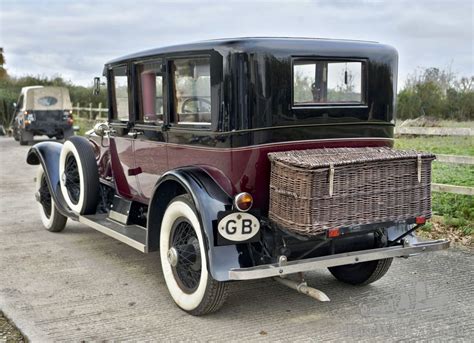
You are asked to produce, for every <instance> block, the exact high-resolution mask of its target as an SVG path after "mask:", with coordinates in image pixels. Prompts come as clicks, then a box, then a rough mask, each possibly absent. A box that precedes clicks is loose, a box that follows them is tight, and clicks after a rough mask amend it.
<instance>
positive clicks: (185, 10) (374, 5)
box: [0, 0, 474, 89]
mask: <svg viewBox="0 0 474 343" xmlns="http://www.w3.org/2000/svg"><path fill="white" fill-rule="evenodd" d="M473 11H474V6H473V1H469V0H464V1H415V0H412V1H406V2H404V1H396V0H391V1H355V0H353V1H256V0H254V1H225V0H221V1H200V0H194V1H179V0H175V1H156V0H155V1H151V0H150V1H147V0H117V1H112V0H108V1H98V0H95V1H89V0H80V1H66V0H64V1H60V0H53V1H46V0H0V47H3V48H4V55H5V58H6V62H7V63H6V65H5V67H6V68H7V70H8V72H9V73H10V74H11V75H15V76H21V75H26V74H33V75H46V76H52V75H55V74H59V75H62V76H63V77H64V78H66V79H68V80H71V81H73V82H74V83H80V84H83V85H89V84H91V82H92V78H93V77H94V76H96V75H100V74H101V73H102V67H103V65H104V63H105V62H107V61H108V60H110V59H113V58H115V57H119V56H122V55H126V54H129V53H131V52H136V51H140V50H145V49H149V48H154V47H160V46H165V45H170V44H178V43H185V42H192V41H196V40H203V39H210V38H222V37H239V36H303V37H324V38H349V39H361V40H375V41H379V42H383V43H387V44H390V45H392V46H394V47H396V48H397V50H398V52H399V55H400V62H399V63H400V64H399V89H400V86H402V85H403V82H404V80H405V78H406V76H407V75H408V74H410V73H412V72H413V71H414V70H415V69H416V68H417V67H439V68H447V67H449V66H451V69H452V70H453V71H454V72H456V73H457V74H458V75H466V76H471V75H474V64H473V52H474V34H473V32H474V19H473V17H474V12H473Z"/></svg>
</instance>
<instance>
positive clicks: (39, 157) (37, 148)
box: [26, 142, 78, 220]
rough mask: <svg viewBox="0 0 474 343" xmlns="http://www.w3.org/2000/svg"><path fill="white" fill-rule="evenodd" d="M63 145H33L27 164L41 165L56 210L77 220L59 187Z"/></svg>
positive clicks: (45, 143)
mask: <svg viewBox="0 0 474 343" xmlns="http://www.w3.org/2000/svg"><path fill="white" fill-rule="evenodd" d="M62 147H63V145H62V144H61V143H58V142H41V143H37V144H35V145H33V146H32V147H31V148H30V150H29V151H28V154H27V156H26V163H28V164H31V165H38V164H41V165H42V167H43V170H44V173H45V175H46V182H47V184H48V188H49V192H50V193H51V196H52V197H53V200H54V203H55V205H56V208H57V209H58V211H59V213H61V214H62V215H63V216H66V217H69V218H71V219H74V220H77V219H78V216H77V214H75V213H74V212H72V211H71V210H69V208H68V206H67V204H66V201H65V200H64V197H63V194H62V193H61V188H60V186H59V177H60V175H59V156H60V155H61V149H62Z"/></svg>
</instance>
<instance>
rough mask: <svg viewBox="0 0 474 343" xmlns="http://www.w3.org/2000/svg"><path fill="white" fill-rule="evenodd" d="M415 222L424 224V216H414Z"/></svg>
mask: <svg viewBox="0 0 474 343" xmlns="http://www.w3.org/2000/svg"><path fill="white" fill-rule="evenodd" d="M415 223H417V224H418V225H419V224H424V223H426V218H425V217H416V218H415Z"/></svg>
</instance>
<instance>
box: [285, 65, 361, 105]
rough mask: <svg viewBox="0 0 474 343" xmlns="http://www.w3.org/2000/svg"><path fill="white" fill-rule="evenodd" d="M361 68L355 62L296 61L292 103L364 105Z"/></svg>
mask: <svg viewBox="0 0 474 343" xmlns="http://www.w3.org/2000/svg"><path fill="white" fill-rule="evenodd" d="M364 69H365V68H364V63H363V62H355V61H322V60H318V61H314V60H313V61H311V60H299V61H295V63H294V65H293V104H294V105H302V106H304V105H318V104H342V105H344V104H347V105H352V104H353V105H359V104H363V103H364V102H365V97H364V86H365V77H364V75H365V73H364Z"/></svg>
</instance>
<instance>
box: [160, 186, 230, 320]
mask: <svg viewBox="0 0 474 343" xmlns="http://www.w3.org/2000/svg"><path fill="white" fill-rule="evenodd" d="M206 251H207V249H206V247H205V244H204V238H203V234H202V231H201V225H200V223H199V219H198V217H197V215H196V209H195V206H194V204H193V202H192V200H191V199H190V197H189V196H187V195H181V196H178V197H176V198H175V199H173V201H172V202H171V203H170V204H169V205H168V208H167V209H166V211H165V214H164V216H163V222H162V225H161V234H160V257H161V266H162V268H163V275H164V278H165V281H166V285H167V287H168V290H169V292H170V294H171V297H172V298H173V300H174V301H175V303H176V304H177V305H178V306H179V307H180V308H181V309H183V310H184V311H186V312H188V313H190V314H192V315H195V316H200V315H204V314H207V313H211V312H215V311H217V310H218V309H219V308H221V306H222V305H223V304H224V302H225V300H226V299H227V295H228V290H227V284H226V283H224V282H219V281H216V280H214V279H213V278H212V276H211V274H210V273H209V271H208V265H207V259H206Z"/></svg>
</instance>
